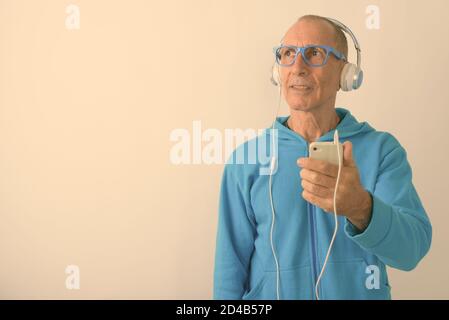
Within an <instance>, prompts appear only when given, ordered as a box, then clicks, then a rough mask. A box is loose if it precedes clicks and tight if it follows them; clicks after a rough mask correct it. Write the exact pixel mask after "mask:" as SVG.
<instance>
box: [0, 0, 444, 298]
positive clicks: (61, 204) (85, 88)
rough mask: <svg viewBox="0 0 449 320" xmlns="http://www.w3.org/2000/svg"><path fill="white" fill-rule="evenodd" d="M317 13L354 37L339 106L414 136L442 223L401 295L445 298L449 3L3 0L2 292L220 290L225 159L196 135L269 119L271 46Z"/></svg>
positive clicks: (169, 293) (185, 293) (437, 221)
mask: <svg viewBox="0 0 449 320" xmlns="http://www.w3.org/2000/svg"><path fill="white" fill-rule="evenodd" d="M376 8H377V9H376ZM376 10H377V11H376ZM376 12H377V13H376ZM309 13H311V14H318V15H323V16H329V17H333V18H336V19H338V20H340V21H342V22H343V23H345V24H347V25H348V26H349V27H350V28H351V29H352V30H353V31H354V33H355V34H356V36H357V37H358V39H359V41H360V44H361V46H362V51H363V69H364V71H365V82H364V84H363V86H362V88H361V89H360V90H358V91H356V92H350V93H342V92H339V94H338V98H337V106H342V107H345V108H347V109H349V110H350V111H351V112H352V113H353V114H354V115H355V117H356V118H357V119H358V120H359V121H368V122H369V123H370V124H371V125H372V126H373V127H374V128H376V129H377V130H380V131H387V132H390V133H392V134H393V135H394V136H395V137H396V138H397V139H398V140H399V141H400V143H401V144H402V145H403V146H404V147H405V149H406V151H407V155H408V160H409V162H410V164H411V166H412V170H413V183H414V185H415V187H416V189H417V191H418V193H419V195H420V197H421V200H422V202H423V205H424V207H425V209H426V211H427V213H428V214H429V216H430V219H431V222H432V225H433V242H432V247H431V250H430V252H429V254H428V255H427V256H426V257H425V258H424V260H422V262H421V263H420V264H419V265H418V267H417V268H416V269H415V270H413V271H412V272H402V271H398V270H392V269H390V273H389V274H390V281H391V286H392V295H393V298H394V299H404V298H412V299H418V298H424V299H433V298H436V299H442V298H449V274H448V270H449V257H448V255H447V253H448V248H449V247H448V243H449V231H448V227H449V225H448V222H449V217H448V209H447V206H448V201H447V197H448V196H447V194H446V193H447V191H448V187H447V185H448V184H447V183H448V181H449V173H448V167H447V159H448V157H449V151H448V147H449V144H448V142H447V139H448V138H447V135H446V134H445V133H446V130H447V127H448V126H447V119H448V117H449V108H448V107H449V106H448V103H447V102H448V101H449V90H448V89H447V74H448V72H449V61H448V60H449V59H448V57H449V42H448V41H447V38H448V34H449V32H448V31H449V26H448V24H447V22H446V20H447V16H448V15H449V2H448V1H446V0H440V1H438V0H428V1H411V0H407V1H405V0H395V1H386V0H385V1H363V0H351V1H349V0H348V1H324V0H322V1H318V0H314V1H299V0H296V1H292V0H276V1H275V0H270V1H260V0H246V1H240V0H233V1H224V0H220V1H218V0H189V1H183V0H177V1H147V0H139V1H138V0H129V1H124V0H122V1H100V0H96V1H87V0H76V1H70V2H69V1H57V0H54V1H50V0H46V1H44V0H41V1H22V0H20V1H19V0H0V260H1V263H0V298H3V299H11V298H31V299H35V298H43V299H48V298H58V299H69V298H73V299H80V298H84V299H92V298H105V299H112V298H123V299H130V298H136V299H209V298H211V297H212V284H213V281H212V280H213V266H214V252H215V236H216V227H217V214H218V212H217V209H218V192H219V185H220V179H221V174H222V170H223V167H224V164H223V163H224V161H225V155H223V156H222V157H221V159H219V160H220V161H217V163H212V164H210V163H207V161H205V159H201V158H200V159H194V155H193V153H194V152H193V151H194V149H195V150H198V148H199V147H201V146H203V147H205V146H206V145H208V141H207V139H205V138H204V136H207V135H201V134H200V135H198V132H197V131H198V130H197V129H198V128H199V127H200V130H201V131H200V133H202V134H204V133H205V132H206V131H207V130H209V131H208V132H209V133H214V132H215V133H217V132H218V133H224V132H225V130H226V129H238V128H239V129H242V130H246V129H254V130H257V129H263V128H266V127H268V126H269V125H270V124H271V121H272V120H273V117H274V114H275V110H276V103H277V90H276V88H275V87H273V86H272V85H271V83H270V81H269V76H270V68H271V65H272V62H273V53H272V48H273V46H275V45H277V44H278V42H279V40H280V38H281V37H282V35H283V34H284V32H285V31H286V30H287V28H288V27H289V26H290V25H291V24H292V23H293V22H294V21H295V20H296V19H297V18H298V17H299V16H301V15H304V14H309ZM373 17H374V18H373ZM376 17H377V18H378V20H377V22H376V21H374V20H376ZM373 19H374V20H373ZM373 21H374V24H373ZM376 24H377V25H376ZM349 50H350V59H352V61H354V60H353V59H354V48H353V45H352V42H349ZM287 113H288V108H287V106H286V105H285V102H284V104H283V106H282V108H281V114H287ZM195 128H196V129H195ZM174 132H184V133H187V134H188V140H189V141H190V143H191V144H190V151H191V154H190V155H188V156H189V157H190V158H189V160H190V161H187V162H190V163H183V164H177V163H176V161H173V157H171V152H172V151H173V148H174V147H175V146H176V145H177V141H173V139H171V137H172V134H173V133H174ZM222 137H223V140H224V134H223V135H222ZM222 142H223V143H224V141H222ZM195 162H198V163H195ZM298 170H299V169H298ZM445 199H446V200H445ZM68 266H74V268H75V269H76V270H78V271H79V277H78V278H77V279H79V289H77V288H76V286H75V287H73V286H72V287H71V286H70V283H72V284H73V283H75V282H70V281H68V280H70V279H69V277H72V276H73V275H74V274H72V273H70V270H72V269H70V268H73V267H69V268H68V269H67V267H68ZM66 271H67V272H68V273H66ZM68 282H70V283H69V285H68Z"/></svg>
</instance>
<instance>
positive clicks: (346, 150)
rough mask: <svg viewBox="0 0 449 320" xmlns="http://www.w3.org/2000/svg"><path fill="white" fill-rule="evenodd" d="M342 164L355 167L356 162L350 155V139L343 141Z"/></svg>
mask: <svg viewBox="0 0 449 320" xmlns="http://www.w3.org/2000/svg"><path fill="white" fill-rule="evenodd" d="M343 164H344V166H346V167H356V163H355V161H354V158H353V155H352V142H351V141H345V142H344V143H343Z"/></svg>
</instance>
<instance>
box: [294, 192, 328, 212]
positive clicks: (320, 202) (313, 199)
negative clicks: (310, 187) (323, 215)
mask: <svg viewBox="0 0 449 320" xmlns="http://www.w3.org/2000/svg"><path fill="white" fill-rule="evenodd" d="M301 195H302V197H303V198H304V200H306V201H307V202H310V203H311V204H313V205H315V206H317V207H320V208H321V209H323V210H324V211H326V212H332V210H333V209H332V206H331V202H330V201H329V200H327V199H324V198H321V197H318V196H317V195H314V194H313V193H310V192H308V191H307V190H303V191H302V194H301Z"/></svg>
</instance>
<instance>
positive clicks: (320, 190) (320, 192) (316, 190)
mask: <svg viewBox="0 0 449 320" xmlns="http://www.w3.org/2000/svg"><path fill="white" fill-rule="evenodd" d="M301 186H302V187H303V189H304V190H306V191H308V192H310V193H312V194H314V195H316V196H318V197H321V198H330V197H332V196H333V195H334V192H333V190H331V189H329V188H326V187H323V186H320V185H317V184H313V183H311V182H309V181H307V180H305V179H302V180H301Z"/></svg>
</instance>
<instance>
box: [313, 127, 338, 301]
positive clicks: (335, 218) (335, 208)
mask: <svg viewBox="0 0 449 320" xmlns="http://www.w3.org/2000/svg"><path fill="white" fill-rule="evenodd" d="M334 143H336V144H337V154H338V174H337V181H336V183H335V190H334V220H335V228H334V234H333V235H332V239H331V242H330V244H329V249H328V250H327V254H326V259H324V264H323V267H322V268H321V272H320V275H319V276H318V280H317V281H316V284H315V295H316V298H317V300H320V296H319V294H318V286H319V284H320V281H321V277H322V276H323V273H324V270H325V269H326V265H327V260H328V259H329V255H330V253H331V250H332V246H333V245H334V241H335V237H336V236H337V231H338V218H337V205H336V202H337V188H338V182H339V180H340V172H341V166H342V163H341V162H342V160H341V157H340V140H339V137H338V130H337V129H335V133H334Z"/></svg>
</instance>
